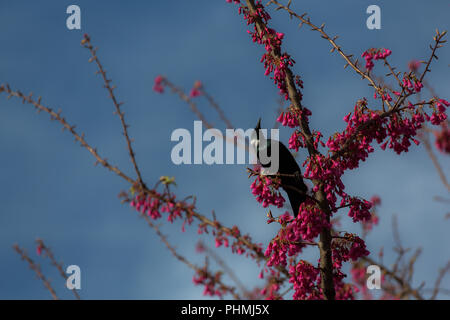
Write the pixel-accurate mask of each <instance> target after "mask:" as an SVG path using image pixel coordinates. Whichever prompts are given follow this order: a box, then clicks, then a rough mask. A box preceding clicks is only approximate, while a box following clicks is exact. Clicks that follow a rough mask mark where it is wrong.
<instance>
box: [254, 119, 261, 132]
mask: <svg viewBox="0 0 450 320" xmlns="http://www.w3.org/2000/svg"><path fill="white" fill-rule="evenodd" d="M259 129H261V118H259V119H258V123H257V124H256V127H255V131H256V132H258V131H259Z"/></svg>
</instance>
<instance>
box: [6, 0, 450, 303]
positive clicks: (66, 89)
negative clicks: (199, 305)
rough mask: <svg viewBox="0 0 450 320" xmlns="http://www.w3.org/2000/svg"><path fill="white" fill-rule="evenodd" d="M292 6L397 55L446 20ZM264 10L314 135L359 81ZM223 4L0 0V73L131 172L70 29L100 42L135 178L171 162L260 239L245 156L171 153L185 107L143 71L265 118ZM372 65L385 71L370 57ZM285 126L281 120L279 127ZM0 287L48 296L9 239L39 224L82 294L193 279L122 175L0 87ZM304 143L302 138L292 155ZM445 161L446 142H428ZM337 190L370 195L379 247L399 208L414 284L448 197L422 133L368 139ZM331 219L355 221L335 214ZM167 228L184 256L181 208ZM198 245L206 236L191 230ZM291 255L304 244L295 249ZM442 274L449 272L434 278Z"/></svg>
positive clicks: (140, 293)
mask: <svg viewBox="0 0 450 320" xmlns="http://www.w3.org/2000/svg"><path fill="white" fill-rule="evenodd" d="M373 3H377V4H378V5H379V6H380V7H381V11H382V13H381V14H382V29H381V30H372V31H371V30H368V29H367V28H366V26H365V20H366V18H367V15H366V13H365V11H366V8H367V7H368V6H369V5H370V4H373ZM71 4H77V5H79V6H80V8H81V14H82V22H81V23H82V30H81V31H78V30H68V29H67V28H66V25H65V20H66V18H67V15H66V8H67V6H69V5H71ZM293 8H294V9H295V10H296V11H297V12H299V13H301V12H308V13H309V15H310V17H311V19H312V20H313V22H315V23H316V24H318V25H320V24H321V23H322V22H326V30H328V32H329V33H330V34H331V35H339V36H340V38H339V41H338V43H339V44H341V45H342V46H343V48H344V49H345V51H346V52H348V53H353V54H355V56H358V55H360V54H361V53H362V52H363V51H364V50H366V49H367V48H370V47H386V48H389V49H391V50H392V51H393V54H392V57H391V61H392V63H393V64H394V65H397V66H398V67H399V68H402V69H404V68H406V65H407V63H408V62H409V61H410V60H411V59H425V58H428V55H429V51H430V50H429V48H428V46H429V44H430V43H431V42H432V37H433V36H434V32H435V31H434V30H435V29H436V28H439V29H440V30H441V29H442V30H444V29H447V30H448V29H449V22H448V14H449V4H448V1H445V0H436V1H429V2H425V1H403V0H402V1H375V2H373V1H349V0H346V1H339V2H337V1H311V0H310V1H301V2H299V1H294V5H293ZM269 12H270V13H271V15H272V17H273V20H272V27H274V28H275V29H276V30H277V31H281V32H284V33H285V34H286V35H285V42H284V49H285V50H286V51H288V52H289V53H290V54H291V55H292V56H293V58H294V59H295V60H296V61H297V64H296V66H295V68H294V71H295V72H296V73H298V74H300V75H301V77H302V79H303V80H304V82H305V89H304V103H305V105H306V106H308V108H309V109H311V110H312V112H313V116H312V118H311V126H312V127H313V128H317V129H320V130H321V131H322V132H323V133H324V135H325V136H328V135H330V134H332V133H333V132H335V131H337V130H342V129H343V128H344V123H343V121H342V117H343V116H344V115H345V114H347V113H348V112H349V111H351V110H352V108H353V105H354V103H355V101H356V100H357V99H359V98H361V97H364V96H366V97H371V96H372V92H371V90H369V88H368V86H367V84H366V83H365V82H364V81H361V80H360V78H359V77H358V76H356V75H355V73H354V72H352V71H351V70H349V69H343V66H344V61H343V60H342V58H341V57H340V56H338V55H337V54H330V53H329V49H330V46H329V43H327V42H326V41H324V40H323V39H321V38H320V36H319V35H318V34H316V33H314V32H311V31H310V30H309V29H308V28H301V29H300V30H299V29H298V28H297V25H296V23H295V22H294V21H291V20H289V19H288V18H287V16H286V14H285V13H283V12H275V11H273V10H271V9H270V10H269ZM246 30H247V27H246V25H245V23H244V21H243V20H242V17H241V16H238V15H237V8H236V7H235V6H233V5H229V4H227V3H226V2H225V1H224V0H214V1H211V0H209V1H207V0H198V1H189V2H188V1H170V2H169V1H133V2H130V1H127V2H125V1H95V2H93V1H77V2H71V1H58V2H56V1H39V2H36V1H14V2H11V1H4V0H2V1H0V43H1V44H2V45H1V47H0V82H1V83H4V82H8V83H9V84H10V85H11V87H12V88H14V89H20V90H21V91H23V92H24V93H29V92H33V93H34V94H35V95H36V96H42V101H43V104H45V105H47V106H49V107H52V108H55V109H57V108H61V109H62V111H63V114H64V116H65V117H66V119H67V120H68V121H70V122H71V123H72V124H76V125H77V130H78V131H80V132H84V133H85V134H86V139H87V141H88V142H89V143H90V144H91V145H94V146H96V147H97V148H98V150H99V152H100V154H101V155H102V156H103V157H106V158H108V159H109V160H110V161H111V162H112V163H114V164H115V165H117V166H119V167H120V168H122V170H123V171H124V172H126V173H127V174H129V175H133V169H132V166H131V165H130V163H129V160H128V156H127V152H126V145H125V142H124V140H123V137H122V134H121V128H120V122H119V120H118V118H117V117H116V116H114V115H113V114H112V112H113V105H112V104H111V102H110V100H109V99H108V95H107V92H106V91H105V90H104V89H103V88H102V81H101V79H100V77H99V76H96V75H94V73H95V71H96V69H95V66H94V65H93V64H89V63H88V61H87V60H88V59H89V54H88V52H87V50H86V49H84V48H82V47H81V46H80V40H81V39H82V34H83V33H88V34H89V35H90V36H91V37H92V41H93V43H94V44H95V45H96V46H98V47H99V51H98V55H99V57H100V59H101V61H102V63H103V65H104V66H105V68H106V70H107V72H108V75H109V77H110V78H112V79H113V82H114V84H116V85H117V87H118V89H117V90H116V94H117V96H118V99H119V100H120V101H124V102H125V105H124V106H123V108H124V111H125V112H126V119H127V122H128V124H130V125H131V127H130V134H131V135H132V137H133V138H134V139H135V143H134V146H135V150H136V153H137V160H138V163H139V164H140V166H141V169H142V173H143V176H144V179H145V181H146V182H147V183H148V184H149V185H152V184H153V183H154V182H156V181H157V179H158V178H159V177H160V176H161V175H168V176H175V177H176V181H177V184H178V187H177V190H176V191H177V194H178V195H179V196H180V197H184V196H187V195H191V194H195V195H196V196H197V198H198V200H197V204H198V209H199V211H200V212H203V213H205V214H206V215H209V214H210V212H211V210H215V212H216V214H217V216H218V218H219V219H220V220H222V221H223V222H224V223H225V224H227V225H233V224H238V225H239V226H240V227H241V230H242V231H243V232H248V233H250V234H251V235H252V236H253V238H254V239H255V240H256V241H258V242H262V243H264V244H267V242H268V241H269V240H270V239H271V238H272V237H273V236H274V235H275V233H276V231H277V230H276V227H275V226H272V225H267V224H266V220H265V212H266V211H265V210H264V209H263V208H261V207H260V205H259V204H258V203H257V202H256V201H255V200H254V198H253V196H252V194H251V192H250V188H249V185H250V181H249V180H248V179H247V174H246V171H245V168H246V166H245V165H223V166H207V165H199V166H175V165H173V164H172V162H171V160H170V151H171V148H172V147H173V145H174V143H173V142H171V141H170V135H171V133H172V131H173V130H174V129H176V128H186V129H189V130H192V128H193V121H194V120H196V118H195V116H194V115H193V114H192V113H191V111H190V110H189V108H188V106H187V105H186V104H184V103H183V102H181V101H180V100H179V99H177V97H175V96H173V95H171V94H170V93H166V94H164V95H159V94H157V93H155V92H153V91H152V89H151V88H152V86H153V79H154V78H155V77H156V76H157V75H158V74H164V75H166V76H167V77H168V78H169V79H171V80H172V81H173V82H175V83H176V84H178V85H179V86H181V87H183V88H185V89H186V90H189V89H190V88H191V87H192V84H193V83H194V81H195V80H201V81H202V82H203V83H204V84H205V87H206V89H207V90H208V92H209V93H210V94H212V95H213V96H214V98H215V100H216V101H218V102H219V104H220V105H221V107H222V108H223V109H224V110H225V112H226V114H227V116H228V117H229V118H230V119H231V121H232V122H233V124H234V125H235V126H236V127H238V128H251V127H254V125H255V123H256V120H257V119H258V117H260V116H261V117H262V118H263V125H266V126H271V125H272V124H273V122H274V120H275V117H276V115H275V110H276V109H277V107H278V104H277V100H278V94H277V90H276V88H275V87H274V86H273V84H272V82H271V80H270V79H268V78H267V77H264V76H263V72H264V70H263V66H262V65H261V64H260V63H259V60H260V56H261V55H262V53H263V52H262V48H260V47H258V46H257V45H255V44H254V43H252V42H251V40H250V38H249V36H248V34H247V33H246ZM449 53H450V49H449V48H448V47H444V48H443V49H441V50H440V51H439V53H438V56H439V58H440V59H439V60H438V61H435V62H433V67H432V73H431V75H430V77H429V78H428V81H429V83H430V84H431V85H433V87H434V88H435V90H436V92H438V93H439V94H440V95H441V96H442V97H443V98H447V99H448V98H449V96H448V93H449V92H448V89H449V84H450V81H449V77H448V71H449V68H448V65H449V64H450V61H449V57H450V54H449ZM375 72H378V74H383V73H384V70H382V69H381V66H377V67H376V69H375ZM201 101H202V100H199V108H200V109H201V111H202V112H203V113H204V114H205V116H206V117H207V119H209V121H210V122H212V123H213V124H214V125H215V126H216V127H217V128H219V129H224V125H223V124H222V123H221V122H220V119H219V117H218V116H217V114H216V113H215V112H214V110H212V109H211V108H209V107H208V105H207V104H206V103H205V102H204V101H203V102H201ZM288 136H289V130H287V129H282V130H281V138H282V140H283V141H287V138H288ZM0 150H1V157H0V181H1V182H2V183H0V259H1V261H2V263H1V264H0V298H1V299H16V298H18V299H42V298H43V299H46V298H49V297H50V295H49V294H48V293H47V292H46V291H45V289H44V287H43V285H42V284H41V283H40V282H39V281H38V280H37V279H36V278H35V276H34V274H33V273H32V271H31V270H29V269H28V267H27V265H26V264H25V263H24V262H23V261H20V259H19V257H18V256H17V254H16V253H15V252H14V251H13V250H12V248H11V246H12V244H13V243H19V244H20V245H21V246H22V247H25V248H27V249H28V251H29V253H30V255H31V256H32V257H33V258H37V257H36V254H35V249H34V248H35V245H34V240H35V239H36V238H37V237H40V238H43V239H44V240H45V241H46V243H47V244H48V245H50V246H51V247H52V249H53V251H54V253H55V255H56V256H57V257H58V258H59V259H61V260H62V261H63V262H64V264H65V265H69V264H76V265H79V266H80V268H81V272H82V290H81V292H80V295H81V296H82V298H86V299H164V298H173V299H183V298H202V297H203V296H202V290H203V289H202V288H200V287H195V286H194V285H193V284H192V281H191V279H192V275H193V273H192V271H191V270H189V269H188V268H187V267H186V266H185V265H183V264H181V263H179V262H178V261H177V260H176V259H174V258H173V257H172V256H171V255H170V253H169V252H168V251H167V250H166V249H165V247H164V246H163V244H162V243H161V242H160V241H159V239H158V238H157V236H156V235H155V234H154V233H153V231H152V230H150V229H149V228H148V227H146V225H145V223H144V221H143V220H142V219H140V218H139V217H138V216H137V215H136V214H135V213H134V212H133V210H131V209H130V208H129V207H128V206H126V205H121V204H120V201H119V200H118V198H117V195H118V194H119V192H120V191H122V190H126V189H127V188H128V185H127V184H126V182H125V181H123V180H121V179H120V178H118V177H117V176H115V175H113V174H112V173H110V172H108V171H107V170H105V169H104V168H101V167H100V166H97V167H95V166H94V165H93V164H94V159H93V158H92V156H91V155H90V154H89V153H88V152H87V151H86V150H84V149H82V148H80V147H79V146H78V145H76V144H74V143H73V138H72V137H71V136H70V135H69V134H68V133H67V132H64V133H62V132H61V128H60V126H59V125H58V124H57V123H55V122H51V121H49V119H48V117H47V115H45V114H43V113H41V114H39V115H37V114H36V112H35V111H34V110H33V109H32V108H31V107H30V106H29V105H23V104H22V103H21V102H20V101H18V100H14V99H12V100H6V99H5V97H4V96H2V97H1V100H0ZM305 157H306V154H305V153H304V152H300V154H299V162H303V160H304V158H305ZM438 159H439V160H440V162H441V164H442V166H443V169H444V171H445V172H446V174H447V176H450V165H449V161H448V157H444V156H441V155H439V158H438ZM344 183H345V184H346V187H347V190H348V192H349V193H351V194H354V195H358V196H362V197H367V198H370V197H371V196H372V195H374V194H378V195H379V196H380V197H381V198H382V201H383V203H382V206H381V208H380V216H381V217H380V218H381V221H380V225H379V226H378V227H377V228H376V229H375V231H374V232H373V234H372V235H370V236H369V238H368V248H369V250H371V251H373V252H378V250H379V248H380V247H384V248H385V253H386V257H385V261H386V262H388V263H389V262H391V261H392V258H393V254H392V250H391V247H392V244H393V238H392V228H391V219H392V216H393V215H394V214H395V215H397V217H398V221H399V225H400V229H401V236H402V239H403V243H404V245H405V246H410V247H413V248H415V247H417V246H420V247H422V248H423V254H422V256H421V257H420V259H419V261H418V262H417V266H416V275H415V278H414V283H415V284H420V283H421V282H422V281H425V282H426V283H427V284H428V285H430V286H431V285H432V284H433V283H434V279H435V277H436V275H437V272H438V270H439V268H440V267H442V266H443V265H444V264H445V263H446V262H447V261H448V260H449V258H450V247H448V246H447V245H446V244H447V243H448V242H449V239H448V228H449V227H450V221H449V220H445V219H444V215H445V214H446V213H447V212H448V205H447V206H446V205H445V204H443V203H439V202H436V201H434V200H433V197H434V196H444V197H445V196H447V197H448V193H447V191H446V190H445V188H444V187H443V185H442V184H441V182H440V181H439V177H438V175H437V172H436V170H435V169H434V167H433V165H432V163H431V160H430V159H429V158H428V157H427V155H426V153H425V150H424V148H423V147H422V146H420V147H416V148H412V150H411V152H409V153H407V154H404V155H401V156H397V155H396V154H394V153H393V152H392V151H385V152H383V151H381V150H379V149H377V150H376V152H375V154H373V155H372V156H371V157H370V158H369V160H367V161H366V162H365V163H363V164H362V165H361V167H360V168H359V169H358V170H355V171H351V172H348V173H346V174H345V176H344ZM342 216H343V218H344V219H343V220H344V221H346V222H345V223H344V227H345V228H347V229H349V230H354V231H358V228H355V226H353V225H352V223H351V222H349V219H348V218H346V217H345V213H343V214H342ZM162 229H163V231H164V232H165V233H166V234H168V235H169V240H170V241H171V242H172V243H173V244H175V245H176V247H177V248H178V250H179V251H180V252H183V253H184V254H185V255H186V256H188V257H189V258H190V259H191V260H193V261H195V262H199V263H201V262H202V261H203V257H202V256H201V255H199V254H196V253H195V244H196V242H197V241H198V239H199V237H198V236H197V234H196V227H195V226H193V227H191V228H188V230H187V232H186V233H180V229H181V226H180V224H174V225H166V224H164V226H163V227H162ZM201 239H202V240H203V241H204V242H206V243H207V244H209V245H211V246H212V245H213V244H214V242H213V239H212V238H208V237H202V238H201ZM218 253H219V254H220V255H221V256H223V257H224V258H226V259H227V261H230V262H231V263H232V265H233V266H234V267H235V269H236V273H237V275H238V276H239V277H240V278H241V280H242V281H243V282H244V283H245V284H247V285H249V286H252V285H257V284H259V285H261V284H262V283H261V282H260V280H258V279H257V270H258V269H257V268H255V267H254V265H253V263H252V262H251V261H248V260H247V259H245V258H241V257H235V256H233V255H231V254H229V252H228V250H219V251H218ZM305 257H307V258H308V257H310V258H311V257H314V254H313V253H310V252H307V253H306V255H305ZM38 261H39V262H40V263H41V266H42V268H43V270H44V272H45V274H46V275H47V276H48V277H49V278H51V279H52V283H53V284H54V287H55V289H56V292H57V293H58V295H60V296H61V297H62V298H71V295H70V293H69V292H67V290H66V289H65V288H64V287H63V282H62V281H61V279H60V278H59V275H58V274H57V273H56V272H55V270H53V269H52V268H51V267H50V265H49V264H48V261H46V260H42V259H38ZM443 284H444V286H446V287H447V288H449V287H450V278H447V279H446V280H445V281H444V283H443Z"/></svg>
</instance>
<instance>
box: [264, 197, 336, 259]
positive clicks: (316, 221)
mask: <svg viewBox="0 0 450 320" xmlns="http://www.w3.org/2000/svg"><path fill="white" fill-rule="evenodd" d="M278 222H279V223H280V224H281V225H282V226H284V227H282V228H281V229H280V230H279V231H278V234H277V236H276V237H275V238H274V239H273V240H272V241H271V242H270V243H269V245H268V246H267V249H266V251H265V253H264V255H265V256H266V257H268V258H269V259H268V262H267V265H268V266H278V265H281V266H285V265H286V264H287V257H288V256H295V255H296V254H298V253H300V252H301V251H302V249H303V248H304V247H305V244H304V243H303V242H302V241H304V240H305V241H312V240H313V239H315V238H316V237H317V236H318V235H319V234H320V232H322V230H323V229H324V228H328V229H329V228H331V225H330V223H329V222H328V221H327V218H326V215H325V213H323V212H322V211H321V210H320V209H318V208H317V207H316V206H315V205H314V203H313V201H312V200H310V199H307V200H306V201H305V202H304V203H302V205H301V206H300V209H299V214H298V216H297V218H295V219H293V217H292V216H291V215H289V213H287V212H286V213H285V214H283V215H282V216H281V217H280V218H279V219H278Z"/></svg>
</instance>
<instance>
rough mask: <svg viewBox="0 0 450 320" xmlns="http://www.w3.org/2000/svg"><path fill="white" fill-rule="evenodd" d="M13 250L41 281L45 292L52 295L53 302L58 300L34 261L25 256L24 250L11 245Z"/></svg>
mask: <svg viewBox="0 0 450 320" xmlns="http://www.w3.org/2000/svg"><path fill="white" fill-rule="evenodd" d="M13 248H14V250H15V251H16V252H17V253H18V254H19V255H20V257H21V258H22V260H25V261H26V262H28V265H29V267H30V269H31V270H33V271H34V272H35V273H36V275H37V276H38V278H39V279H41V281H42V283H43V284H44V286H45V287H46V288H47V290H48V291H49V292H50V294H51V295H52V298H53V300H59V298H58V296H57V295H56V292H55V290H54V289H53V287H52V286H51V284H50V281H48V280H47V278H46V277H45V276H44V274H43V273H42V272H41V268H40V267H39V265H37V264H35V263H34V261H33V260H32V259H31V258H30V257H29V256H28V255H27V254H26V252H25V250H23V249H21V248H20V247H19V245H17V244H15V245H13Z"/></svg>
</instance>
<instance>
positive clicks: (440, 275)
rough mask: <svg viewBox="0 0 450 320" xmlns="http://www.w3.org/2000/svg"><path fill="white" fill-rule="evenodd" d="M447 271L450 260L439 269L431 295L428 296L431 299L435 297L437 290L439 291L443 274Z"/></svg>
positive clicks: (449, 269)
mask: <svg viewBox="0 0 450 320" xmlns="http://www.w3.org/2000/svg"><path fill="white" fill-rule="evenodd" d="M449 272H450V261H449V262H447V265H446V266H445V267H444V268H442V269H441V270H440V271H439V275H438V277H437V279H436V282H435V284H434V289H433V294H432V295H431V298H430V299H431V300H434V299H436V297H437V295H438V294H439V291H441V288H440V286H441V282H442V280H443V279H444V277H445V275H446V274H447V273H449Z"/></svg>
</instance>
